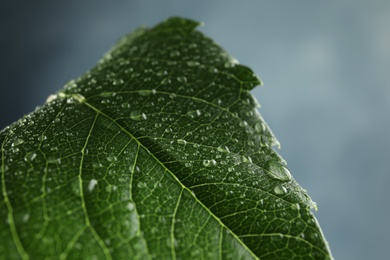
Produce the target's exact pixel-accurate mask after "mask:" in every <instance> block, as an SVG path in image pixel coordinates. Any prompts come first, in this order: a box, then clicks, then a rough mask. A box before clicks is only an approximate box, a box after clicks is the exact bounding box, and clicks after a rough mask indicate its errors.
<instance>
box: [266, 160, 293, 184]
mask: <svg viewBox="0 0 390 260" xmlns="http://www.w3.org/2000/svg"><path fill="white" fill-rule="evenodd" d="M266 173H267V174H268V175H269V176H270V177H272V178H274V179H278V180H281V181H290V180H291V173H290V171H289V170H288V169H287V168H286V167H284V166H283V165H282V164H280V163H278V162H276V161H271V162H269V163H268V165H267V170H266Z"/></svg>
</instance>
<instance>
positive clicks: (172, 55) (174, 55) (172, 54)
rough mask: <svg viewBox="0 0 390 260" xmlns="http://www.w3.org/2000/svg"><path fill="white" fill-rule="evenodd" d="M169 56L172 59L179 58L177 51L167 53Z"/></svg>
mask: <svg viewBox="0 0 390 260" xmlns="http://www.w3.org/2000/svg"><path fill="white" fill-rule="evenodd" d="M169 56H171V57H172V58H174V57H179V56H180V52H179V51H177V50H174V51H171V52H170V53H169Z"/></svg>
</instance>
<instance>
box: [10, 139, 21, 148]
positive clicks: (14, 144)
mask: <svg viewBox="0 0 390 260" xmlns="http://www.w3.org/2000/svg"><path fill="white" fill-rule="evenodd" d="M22 143H24V141H23V140H22V139H19V138H17V139H15V141H14V142H13V143H12V147H14V146H17V145H20V144H22Z"/></svg>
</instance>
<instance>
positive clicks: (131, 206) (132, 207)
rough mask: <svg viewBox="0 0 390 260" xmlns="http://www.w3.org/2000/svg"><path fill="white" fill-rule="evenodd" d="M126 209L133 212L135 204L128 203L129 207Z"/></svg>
mask: <svg viewBox="0 0 390 260" xmlns="http://www.w3.org/2000/svg"><path fill="white" fill-rule="evenodd" d="M126 208H127V209H128V210H129V211H132V210H133V209H134V204H133V203H131V202H129V203H127V205H126Z"/></svg>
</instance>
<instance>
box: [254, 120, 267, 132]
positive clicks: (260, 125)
mask: <svg viewBox="0 0 390 260" xmlns="http://www.w3.org/2000/svg"><path fill="white" fill-rule="evenodd" d="M255 130H256V131H257V132H264V131H265V125H264V124H263V123H259V122H257V123H256V124H255Z"/></svg>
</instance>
